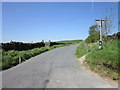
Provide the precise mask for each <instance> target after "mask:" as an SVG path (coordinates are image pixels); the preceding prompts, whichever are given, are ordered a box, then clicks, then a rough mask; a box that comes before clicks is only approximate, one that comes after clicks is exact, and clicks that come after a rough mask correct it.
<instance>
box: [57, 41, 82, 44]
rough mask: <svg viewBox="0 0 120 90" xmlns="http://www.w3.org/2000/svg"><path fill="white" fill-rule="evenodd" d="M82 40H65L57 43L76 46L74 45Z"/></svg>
mask: <svg viewBox="0 0 120 90" xmlns="http://www.w3.org/2000/svg"><path fill="white" fill-rule="evenodd" d="M81 41H82V40H65V41H58V43H72V44H76V43H80V42H81Z"/></svg>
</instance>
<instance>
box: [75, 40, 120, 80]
mask: <svg viewBox="0 0 120 90" xmlns="http://www.w3.org/2000/svg"><path fill="white" fill-rule="evenodd" d="M118 43H120V42H119V41H118V40H111V41H108V42H103V49H102V50H98V44H97V43H96V44H94V45H92V44H91V45H90V44H85V43H83V44H82V45H80V46H79V47H78V48H77V51H76V53H77V57H81V56H83V55H85V54H87V56H86V59H85V61H84V62H85V63H86V64H87V65H88V66H89V67H90V68H91V69H92V70H94V71H95V72H99V73H100V74H101V75H102V76H108V77H110V78H112V79H113V80H118V60H119V59H118ZM82 49H83V50H82ZM85 63H84V64H85Z"/></svg>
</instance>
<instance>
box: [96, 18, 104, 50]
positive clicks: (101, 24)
mask: <svg viewBox="0 0 120 90" xmlns="http://www.w3.org/2000/svg"><path fill="white" fill-rule="evenodd" d="M95 21H96V22H97V23H99V24H98V26H99V27H100V41H99V49H100V50H101V49H102V48H103V46H102V27H103V23H102V22H105V21H106V20H105V19H97V20H95Z"/></svg>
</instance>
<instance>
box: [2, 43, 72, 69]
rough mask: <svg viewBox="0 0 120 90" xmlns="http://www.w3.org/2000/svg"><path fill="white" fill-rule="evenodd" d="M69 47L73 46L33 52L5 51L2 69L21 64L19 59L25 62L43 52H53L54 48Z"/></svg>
mask: <svg viewBox="0 0 120 90" xmlns="http://www.w3.org/2000/svg"><path fill="white" fill-rule="evenodd" d="M69 45H71V44H67V45H54V46H52V47H41V48H34V49H31V50H23V51H15V50H9V51H4V50H2V59H1V61H0V69H1V70H5V69H8V68H11V67H13V66H15V65H17V64H19V58H21V62H24V61H25V60H27V59H29V58H31V57H34V56H36V55H38V54H41V53H43V52H46V51H49V50H52V49H54V48H58V47H63V46H69Z"/></svg>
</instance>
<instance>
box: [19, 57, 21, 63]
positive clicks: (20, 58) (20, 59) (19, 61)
mask: <svg viewBox="0 0 120 90" xmlns="http://www.w3.org/2000/svg"><path fill="white" fill-rule="evenodd" d="M20 63H21V57H20V56H19V64H20Z"/></svg>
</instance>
